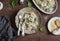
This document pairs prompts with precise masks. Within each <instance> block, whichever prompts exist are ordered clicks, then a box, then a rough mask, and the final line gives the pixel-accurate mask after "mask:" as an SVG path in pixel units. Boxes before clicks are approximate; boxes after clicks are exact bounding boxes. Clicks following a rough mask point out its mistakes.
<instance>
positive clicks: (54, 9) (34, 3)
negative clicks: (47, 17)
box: [32, 0, 58, 14]
mask: <svg viewBox="0 0 60 41" xmlns="http://www.w3.org/2000/svg"><path fill="white" fill-rule="evenodd" d="M32 1H33V3H34V4H35V6H36V7H37V8H38V9H39V10H40V11H42V12H43V13H45V14H54V13H55V12H56V10H57V8H58V3H57V0H55V2H56V4H55V5H56V6H55V9H54V11H52V12H46V11H44V10H42V9H41V8H40V7H39V6H38V5H37V4H36V2H35V0H32Z"/></svg>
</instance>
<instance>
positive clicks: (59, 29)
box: [48, 17, 60, 35]
mask: <svg viewBox="0 0 60 41" xmlns="http://www.w3.org/2000/svg"><path fill="white" fill-rule="evenodd" d="M48 30H49V31H50V32H51V33H53V34H54V35H60V17H53V18H51V19H50V21H49V22H48Z"/></svg>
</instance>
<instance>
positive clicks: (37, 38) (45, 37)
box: [0, 0, 60, 41]
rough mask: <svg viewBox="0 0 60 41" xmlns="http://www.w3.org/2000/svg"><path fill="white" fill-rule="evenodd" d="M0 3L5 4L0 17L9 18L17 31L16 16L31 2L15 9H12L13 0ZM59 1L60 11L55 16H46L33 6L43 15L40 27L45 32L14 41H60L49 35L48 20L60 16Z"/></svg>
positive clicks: (59, 38)
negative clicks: (5, 16)
mask: <svg viewBox="0 0 60 41" xmlns="http://www.w3.org/2000/svg"><path fill="white" fill-rule="evenodd" d="M0 1H1V2H3V4H4V8H3V9H2V10H1V11H0V16H1V15H2V16H4V15H7V16H9V18H10V21H11V24H12V27H13V28H15V29H17V28H16V26H15V22H14V21H15V16H16V14H17V12H18V11H19V10H20V9H22V8H24V7H27V1H29V0H25V4H23V5H19V4H18V5H17V6H15V7H14V8H12V7H11V5H10V3H11V0H0ZM30 1H31V0H30ZM57 1H58V5H59V6H58V10H57V11H56V13H54V14H53V15H46V14H44V13H42V12H41V11H39V10H38V9H37V8H36V7H35V5H34V4H33V7H34V8H36V9H37V10H38V11H39V12H40V13H41V16H42V19H41V20H42V21H41V24H40V25H41V26H43V27H44V32H43V33H42V32H40V31H38V32H37V33H36V34H32V35H26V36H25V37H22V36H19V37H17V36H15V39H14V41H60V36H55V35H52V34H51V33H49V31H48V29H47V22H48V20H49V19H50V18H52V17H55V16H60V0H57ZM31 2H32V1H31Z"/></svg>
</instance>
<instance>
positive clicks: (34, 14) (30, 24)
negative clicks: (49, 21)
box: [15, 7, 41, 34]
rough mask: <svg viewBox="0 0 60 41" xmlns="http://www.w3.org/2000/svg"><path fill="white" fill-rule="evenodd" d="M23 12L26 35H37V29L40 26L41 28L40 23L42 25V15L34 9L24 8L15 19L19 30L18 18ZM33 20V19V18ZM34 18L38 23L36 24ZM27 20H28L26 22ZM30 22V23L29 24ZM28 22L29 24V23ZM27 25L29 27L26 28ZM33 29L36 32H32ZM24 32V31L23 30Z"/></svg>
mask: <svg viewBox="0 0 60 41" xmlns="http://www.w3.org/2000/svg"><path fill="white" fill-rule="evenodd" d="M22 12H23V13H24V17H23V24H22V25H23V26H24V25H25V26H24V28H25V33H26V34H32V33H36V31H37V29H38V26H39V23H40V20H41V18H40V13H39V12H38V11H37V10H36V9H34V8H29V7H26V8H23V9H21V10H19V12H18V13H17V15H16V17H15V23H16V26H17V28H18V25H19V19H18V16H19V15H21V14H22ZM30 16H31V17H32V18H31V17H30ZM34 18H36V19H37V21H35V22H34ZM26 19H27V20H26ZM30 19H31V21H32V22H31V21H30ZM28 20H29V22H28ZM27 22H28V23H27ZM26 24H28V26H27V27H26ZM32 28H34V30H35V31H33V30H32ZM21 31H22V30H21Z"/></svg>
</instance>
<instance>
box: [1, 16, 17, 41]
mask: <svg viewBox="0 0 60 41" xmlns="http://www.w3.org/2000/svg"><path fill="white" fill-rule="evenodd" d="M16 33H17V31H15V29H13V28H12V26H11V23H10V20H9V18H8V17H7V16H0V41H13V38H14V34H15V35H16Z"/></svg>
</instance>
